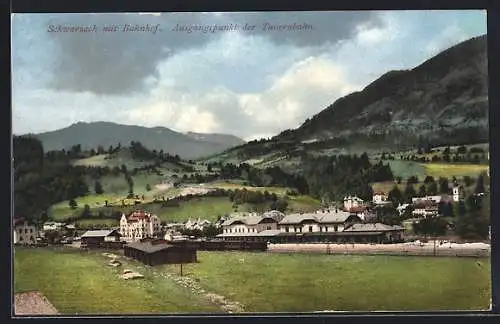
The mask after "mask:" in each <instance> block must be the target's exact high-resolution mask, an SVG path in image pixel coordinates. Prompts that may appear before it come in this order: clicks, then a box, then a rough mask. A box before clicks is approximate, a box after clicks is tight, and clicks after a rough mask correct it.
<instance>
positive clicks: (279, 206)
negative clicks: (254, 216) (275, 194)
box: [271, 198, 288, 213]
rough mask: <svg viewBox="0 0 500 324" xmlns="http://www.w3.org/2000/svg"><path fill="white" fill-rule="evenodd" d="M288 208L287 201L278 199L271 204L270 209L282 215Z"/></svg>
mask: <svg viewBox="0 0 500 324" xmlns="http://www.w3.org/2000/svg"><path fill="white" fill-rule="evenodd" d="M287 207H288V200H286V199H284V198H279V199H278V200H276V201H274V202H273V203H272V204H271V209H273V210H277V211H280V212H282V213H284V212H285V211H286V208H287Z"/></svg>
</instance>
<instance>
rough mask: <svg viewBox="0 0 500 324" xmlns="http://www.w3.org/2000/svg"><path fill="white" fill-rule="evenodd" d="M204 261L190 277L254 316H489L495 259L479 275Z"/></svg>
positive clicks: (304, 260) (418, 264)
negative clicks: (455, 312) (472, 312)
mask: <svg viewBox="0 0 500 324" xmlns="http://www.w3.org/2000/svg"><path fill="white" fill-rule="evenodd" d="M200 260H201V262H200V263H199V264H196V265H187V266H186V270H187V273H192V275H193V276H194V277H196V278H199V279H200V283H201V284H202V285H204V286H206V287H207V289H208V290H213V291H216V292H219V293H221V294H222V295H224V296H227V297H229V298H231V299H233V300H237V301H240V302H242V303H243V304H244V305H246V308H247V309H248V310H250V311H259V312H293V311H297V312H299V311H315V310H347V311H356V310H359V311H366V310H444V309H450V310H451V309H487V308H489V303H490V296H491V292H490V282H491V279H490V278H491V277H490V265H489V262H490V261H489V259H483V260H481V264H482V267H479V266H478V265H477V264H476V260H475V259H459V258H425V257H389V256H339V255H337V256H331V255H307V254H290V255H285V254H279V255H270V254H261V253H239V252H229V253H213V252H201V253H200ZM221 264H224V267H220V265H221ZM305 265H306V266H305ZM170 267H171V266H170ZM270 278H272V280H270ZM235 283H239V284H235ZM473 296H474V297H473Z"/></svg>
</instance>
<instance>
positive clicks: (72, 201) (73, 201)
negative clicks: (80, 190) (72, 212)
mask: <svg viewBox="0 0 500 324" xmlns="http://www.w3.org/2000/svg"><path fill="white" fill-rule="evenodd" d="M76 207H78V204H77V203H76V200H74V199H70V200H69V208H71V209H76Z"/></svg>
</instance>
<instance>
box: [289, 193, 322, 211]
mask: <svg viewBox="0 0 500 324" xmlns="http://www.w3.org/2000/svg"><path fill="white" fill-rule="evenodd" d="M288 198H289V200H288V209H289V210H290V211H291V212H301V211H303V212H313V211H315V210H317V209H318V208H319V207H320V205H321V202H320V201H319V200H317V199H314V198H312V197H310V196H289V197H288Z"/></svg>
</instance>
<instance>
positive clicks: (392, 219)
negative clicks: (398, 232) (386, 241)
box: [375, 205, 401, 225]
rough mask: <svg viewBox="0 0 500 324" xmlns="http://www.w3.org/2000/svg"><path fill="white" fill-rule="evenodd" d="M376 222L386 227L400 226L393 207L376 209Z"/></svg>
mask: <svg viewBox="0 0 500 324" xmlns="http://www.w3.org/2000/svg"><path fill="white" fill-rule="evenodd" d="M375 214H376V215H377V220H378V221H379V222H380V223H382V224H386V225H400V224H401V217H400V216H399V212H398V211H397V210H396V208H395V207H394V206H390V205H389V206H380V207H378V208H377V209H376V211H375Z"/></svg>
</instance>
